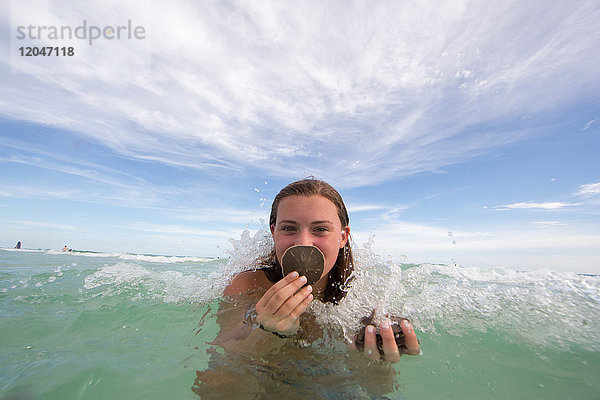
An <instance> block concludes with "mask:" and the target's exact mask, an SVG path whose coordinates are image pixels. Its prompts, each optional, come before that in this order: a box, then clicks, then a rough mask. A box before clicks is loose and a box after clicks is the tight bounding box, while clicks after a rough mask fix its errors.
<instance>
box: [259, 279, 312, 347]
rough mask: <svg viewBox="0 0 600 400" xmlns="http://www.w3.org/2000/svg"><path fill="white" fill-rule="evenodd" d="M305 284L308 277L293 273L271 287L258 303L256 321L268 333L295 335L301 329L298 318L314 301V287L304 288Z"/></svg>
mask: <svg viewBox="0 0 600 400" xmlns="http://www.w3.org/2000/svg"><path fill="white" fill-rule="evenodd" d="M304 284H306V277H305V276H300V277H299V276H298V273H297V272H292V273H290V274H288V275H286V276H285V277H284V278H283V279H282V280H280V281H279V282H277V283H276V284H274V285H273V286H271V288H269V290H267V292H266V293H265V294H264V295H263V296H262V297H261V299H260V300H259V301H258V303H256V318H255V321H256V322H257V323H259V324H261V325H262V327H263V329H265V330H267V331H271V332H277V333H280V334H282V335H293V334H295V333H296V332H297V331H298V328H299V327H300V322H299V321H298V318H299V317H300V315H302V313H303V312H304V311H305V310H306V308H307V307H308V305H309V304H310V302H311V301H312V300H313V295H312V294H311V292H312V287H311V286H306V287H304V288H303V287H302V286H303V285H304Z"/></svg>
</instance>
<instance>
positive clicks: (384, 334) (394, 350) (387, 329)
mask: <svg viewBox="0 0 600 400" xmlns="http://www.w3.org/2000/svg"><path fill="white" fill-rule="evenodd" d="M379 332H380V334H381V339H383V353H384V354H385V359H386V360H387V361H389V362H398V361H400V350H399V349H398V345H397V344H396V339H394V331H393V330H392V327H391V323H390V320H389V319H384V320H383V321H381V324H379Z"/></svg>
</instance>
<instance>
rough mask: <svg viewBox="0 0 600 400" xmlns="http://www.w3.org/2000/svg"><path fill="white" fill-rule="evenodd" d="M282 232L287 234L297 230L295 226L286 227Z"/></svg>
mask: <svg viewBox="0 0 600 400" xmlns="http://www.w3.org/2000/svg"><path fill="white" fill-rule="evenodd" d="M281 230H282V231H286V232H293V231H295V230H296V227H295V226H284V227H282V228H281Z"/></svg>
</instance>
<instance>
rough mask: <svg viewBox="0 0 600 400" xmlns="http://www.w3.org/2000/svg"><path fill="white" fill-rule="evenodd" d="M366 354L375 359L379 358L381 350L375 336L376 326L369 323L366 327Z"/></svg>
mask: <svg viewBox="0 0 600 400" xmlns="http://www.w3.org/2000/svg"><path fill="white" fill-rule="evenodd" d="M364 352H365V356H366V357H367V358H368V359H371V360H373V361H377V360H379V350H378V349H377V338H376V337H375V327H374V326H373V325H367V327H366V328H365V348H364Z"/></svg>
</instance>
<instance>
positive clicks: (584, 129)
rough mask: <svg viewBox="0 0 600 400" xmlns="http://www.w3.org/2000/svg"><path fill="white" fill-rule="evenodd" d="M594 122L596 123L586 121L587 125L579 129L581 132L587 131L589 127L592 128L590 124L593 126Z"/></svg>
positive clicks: (594, 120)
mask: <svg viewBox="0 0 600 400" xmlns="http://www.w3.org/2000/svg"><path fill="white" fill-rule="evenodd" d="M594 122H596V119H593V120H591V121H588V123H587V124H585V126H584V127H583V128H581V130H582V131H587V130H588V129H589V128H590V126H592V124H593V123H594Z"/></svg>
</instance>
